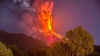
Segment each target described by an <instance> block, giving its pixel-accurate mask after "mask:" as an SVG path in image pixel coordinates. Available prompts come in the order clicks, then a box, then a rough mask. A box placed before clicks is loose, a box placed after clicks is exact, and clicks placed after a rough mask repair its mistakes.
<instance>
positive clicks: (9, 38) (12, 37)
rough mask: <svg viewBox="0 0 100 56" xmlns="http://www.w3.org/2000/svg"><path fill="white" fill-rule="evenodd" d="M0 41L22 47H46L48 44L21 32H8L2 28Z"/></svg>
mask: <svg viewBox="0 0 100 56" xmlns="http://www.w3.org/2000/svg"><path fill="white" fill-rule="evenodd" d="M0 41H2V42H3V43H5V44H8V45H9V44H10V45H16V46H18V47H19V48H21V49H37V48H43V47H46V44H45V43H44V42H42V41H40V40H37V39H35V38H32V37H30V36H27V35H25V34H21V33H18V34H17V33H7V32H5V31H4V30H0Z"/></svg>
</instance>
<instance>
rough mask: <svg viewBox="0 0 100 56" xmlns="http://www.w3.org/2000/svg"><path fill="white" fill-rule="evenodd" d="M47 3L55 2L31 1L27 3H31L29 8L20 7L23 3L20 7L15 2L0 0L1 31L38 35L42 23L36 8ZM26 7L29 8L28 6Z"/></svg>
mask: <svg viewBox="0 0 100 56" xmlns="http://www.w3.org/2000/svg"><path fill="white" fill-rule="evenodd" d="M45 1H47V2H51V1H53V0H30V1H27V2H28V3H29V6H28V7H27V8H25V6H22V5H20V3H23V2H18V3H19V5H17V4H18V3H13V0H0V4H1V5H0V29H4V30H6V31H7V32H10V33H25V34H29V35H34V34H37V33H38V30H39V29H40V22H39V19H38V14H39V12H38V9H37V8H36V7H38V6H40V5H41V4H43V3H44V2H45ZM36 2H38V5H36ZM24 5H26V6H27V4H24ZM21 6H22V7H21Z"/></svg>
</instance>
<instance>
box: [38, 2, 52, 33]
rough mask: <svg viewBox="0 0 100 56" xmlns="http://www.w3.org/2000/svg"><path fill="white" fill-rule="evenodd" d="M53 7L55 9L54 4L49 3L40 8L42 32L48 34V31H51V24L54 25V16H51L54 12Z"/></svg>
mask: <svg viewBox="0 0 100 56" xmlns="http://www.w3.org/2000/svg"><path fill="white" fill-rule="evenodd" d="M52 7H53V3H52V2H51V3H48V2H45V3H43V4H42V5H41V7H40V15H38V17H39V20H40V22H41V24H42V26H41V30H42V31H44V32H48V30H51V29H52V27H51V23H52V16H51V12H52Z"/></svg>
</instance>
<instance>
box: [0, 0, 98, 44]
mask: <svg viewBox="0 0 100 56" xmlns="http://www.w3.org/2000/svg"><path fill="white" fill-rule="evenodd" d="M1 1H7V2H8V1H9V0H0V29H4V30H5V31H7V32H14V33H18V32H24V31H25V30H26V29H24V28H25V27H27V26H25V27H19V25H20V24H19V23H20V22H22V19H20V18H15V16H16V17H18V15H20V14H18V15H16V14H15V13H13V12H10V11H9V6H8V5H10V3H7V2H5V3H2V2H1ZM11 13H12V14H11ZM52 14H53V23H52V25H53V26H52V27H53V29H54V30H55V31H56V32H57V33H59V34H61V35H63V36H65V33H66V31H68V30H72V29H74V28H76V27H77V26H82V27H83V28H84V29H85V30H87V31H88V32H89V33H90V34H91V35H92V36H93V38H94V41H95V43H94V44H95V45H100V0H54V8H53V13H52ZM26 21H29V20H28V19H27V20H26ZM26 21H25V22H26ZM29 23H30V22H29ZM23 29H24V30H23Z"/></svg>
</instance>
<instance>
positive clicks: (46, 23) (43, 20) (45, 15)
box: [34, 0, 63, 44]
mask: <svg viewBox="0 0 100 56" xmlns="http://www.w3.org/2000/svg"><path fill="white" fill-rule="evenodd" d="M34 7H35V9H36V11H37V17H38V19H39V21H40V29H39V32H40V33H43V35H44V37H45V38H46V41H47V44H51V43H52V42H55V37H56V38H58V39H60V40H61V39H62V38H63V37H62V36H61V35H59V34H57V33H56V32H55V31H54V30H53V29H52V8H53V0H35V6H34Z"/></svg>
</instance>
